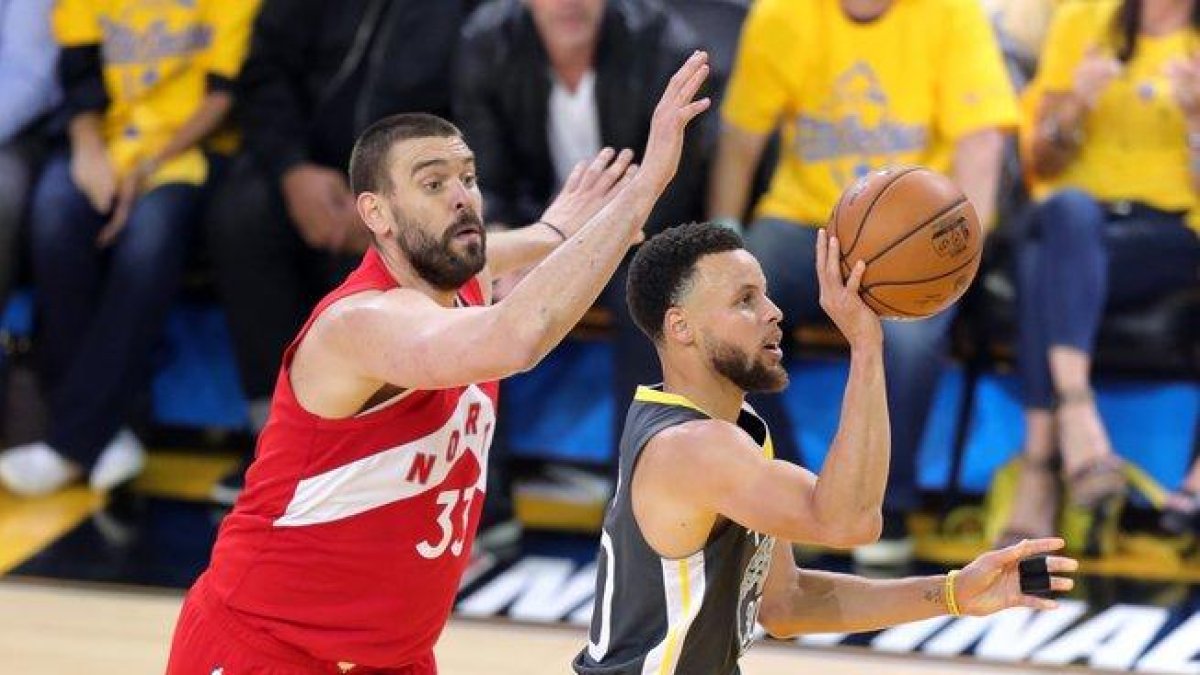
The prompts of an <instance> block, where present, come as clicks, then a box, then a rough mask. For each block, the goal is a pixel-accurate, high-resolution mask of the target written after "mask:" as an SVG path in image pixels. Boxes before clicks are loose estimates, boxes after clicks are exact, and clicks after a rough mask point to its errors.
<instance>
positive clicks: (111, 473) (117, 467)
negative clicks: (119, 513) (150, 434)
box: [88, 428, 146, 492]
mask: <svg viewBox="0 0 1200 675" xmlns="http://www.w3.org/2000/svg"><path fill="white" fill-rule="evenodd" d="M145 466H146V449H145V447H143V446H142V442H141V441H139V440H138V438H137V436H134V435H133V432H132V431H130V430H129V429H125V428H122V429H121V430H120V431H118V432H117V435H116V436H113V437H112V440H110V441H109V442H108V445H106V446H104V450H103V452H101V453H100V458H99V459H97V460H96V466H95V467H93V468H92V475H91V476H89V477H88V485H90V486H91V488H92V489H93V490H95V491H97V492H107V491H109V490H111V489H113V488H115V487H116V486H118V485H120V484H121V483H124V482H125V481H127V480H130V479H131V478H133V477H134V476H137V475H138V474H139V473H141V472H142V469H143V468H144V467H145Z"/></svg>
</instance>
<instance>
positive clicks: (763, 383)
mask: <svg viewBox="0 0 1200 675" xmlns="http://www.w3.org/2000/svg"><path fill="white" fill-rule="evenodd" d="M710 337H711V336H710ZM710 344H712V345H713V346H712V348H711V349H709V350H708V352H709V359H710V361H711V363H712V366H713V369H714V370H716V371H717V372H718V373H720V374H721V375H722V376H724V377H725V379H727V380H729V381H730V382H732V383H733V384H734V385H735V386H737V387H738V388H739V389H741V390H742V391H746V392H751V393H774V392H777V391H783V389H784V387H786V386H787V385H788V373H787V370H785V369H784V367H783V364H780V363H768V362H767V361H766V360H765V357H764V356H762V355H759V354H747V353H746V352H745V351H743V350H741V349H738V348H737V347H735V346H733V345H731V344H729V343H728V342H722V341H721V340H710Z"/></svg>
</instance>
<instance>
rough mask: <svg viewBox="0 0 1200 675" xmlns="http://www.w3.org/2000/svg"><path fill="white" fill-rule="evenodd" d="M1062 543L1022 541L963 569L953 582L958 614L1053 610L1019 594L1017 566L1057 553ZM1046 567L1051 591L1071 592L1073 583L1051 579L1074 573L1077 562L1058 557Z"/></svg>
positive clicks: (1050, 602) (1048, 603) (1053, 604)
mask: <svg viewBox="0 0 1200 675" xmlns="http://www.w3.org/2000/svg"><path fill="white" fill-rule="evenodd" d="M1065 543H1066V542H1064V541H1063V540H1062V539H1058V538H1048V539H1026V540H1025V541H1022V542H1021V543H1019V544H1014V545H1012V546H1009V547H1007V548H1002V549H999V550H996V551H990V552H988V553H984V554H983V555H981V556H979V557H978V558H976V559H975V560H973V561H972V562H971V564H969V565H967V566H966V567H964V568H963V570H962V571H961V572H960V573H959V574H958V577H957V579H956V580H955V581H956V584H955V596H956V599H957V600H958V607H959V610H960V611H961V612H962V613H963V614H969V615H971V616H986V615H988V614H992V613H994V612H998V611H1000V610H1002V609H1008V608H1010V607H1029V608H1032V609H1054V608H1055V607H1057V606H1058V603H1056V602H1055V601H1053V600H1049V599H1046V598H1039V597H1035V596H1032V595H1025V594H1024V593H1022V592H1021V574H1020V571H1019V569H1018V565H1020V563H1021V561H1022V560H1023V559H1025V558H1028V557H1030V556H1035V555H1040V554H1043V553H1051V552H1053V551H1057V550H1059V549H1061V548H1062V547H1063V546H1064V545H1065ZM1046 566H1047V567H1048V568H1049V570H1050V574H1051V577H1050V588H1051V590H1053V591H1055V592H1058V593H1062V592H1066V591H1069V590H1071V589H1072V588H1074V586H1075V582H1074V581H1073V580H1072V579H1070V578H1067V577H1061V576H1054V575H1055V574H1061V573H1065V572H1074V571H1075V570H1076V569H1078V568H1079V563H1078V562H1077V561H1075V560H1074V559H1072V558H1066V557H1062V556H1049V557H1048V558H1047V559H1046Z"/></svg>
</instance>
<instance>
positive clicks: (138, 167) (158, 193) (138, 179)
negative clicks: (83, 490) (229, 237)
mask: <svg viewBox="0 0 1200 675" xmlns="http://www.w3.org/2000/svg"><path fill="white" fill-rule="evenodd" d="M256 8H257V2H255V1H254V0H238V1H236V2H227V1H223V0H193V1H191V2H147V1H145V0H60V1H59V2H58V4H57V6H56V7H55V9H54V13H53V17H52V24H53V31H54V34H55V38H56V39H57V41H58V43H59V45H60V46H61V48H62V55H61V59H60V63H59V78H60V83H61V86H62V89H63V93H64V96H65V101H66V105H67V107H68V112H69V115H70V143H69V148H64V149H62V150H61V151H60V152H59V153H58V154H57V155H56V156H53V157H52V158H51V159H50V160H49V162H48V164H47V166H46V168H45V169H44V170H43V172H42V175H41V177H40V179H39V181H38V185H37V187H36V189H35V193H34V197H33V211H32V216H31V225H30V229H31V239H32V252H33V268H34V270H33V271H34V285H35V291H36V295H37V302H38V306H37V311H38V323H39V327H40V328H39V335H38V350H39V354H40V356H41V359H42V365H43V373H42V374H43V378H44V385H45V389H46V391H47V393H48V399H49V400H48V404H49V407H50V415H49V420H50V421H49V429H48V433H47V437H46V439H45V440H44V441H40V442H36V443H31V444H28V445H22V446H18V447H16V448H10V449H9V450H6V451H5V452H4V453H3V454H2V455H0V483H2V484H3V485H4V486H5V487H7V488H8V489H9V490H11V491H13V492H16V493H18V494H23V495H39V494H46V493H49V492H53V491H55V490H58V489H59V488H61V487H63V486H65V485H67V484H69V483H71V482H73V481H74V480H76V479H77V478H84V479H86V480H87V482H88V483H89V485H90V486H91V487H92V488H93V489H95V490H108V489H110V488H112V487H114V486H116V485H117V484H120V483H122V482H124V481H126V480H128V479H130V478H132V477H133V476H135V475H136V474H137V473H138V472H139V471H140V469H141V467H142V465H143V461H144V453H143V450H142V448H141V444H140V443H139V442H138V440H137V438H136V437H135V436H134V435H133V434H132V433H131V432H130V431H129V430H128V429H127V428H125V424H126V423H127V421H128V416H129V414H130V413H131V408H132V407H133V403H134V400H135V398H136V395H137V393H138V391H139V390H140V388H141V387H142V386H143V385H145V384H146V381H147V379H148V375H149V374H150V371H151V355H152V353H153V347H154V343H155V340H156V338H157V337H158V336H159V335H160V333H161V328H162V322H163V319H164V316H165V314H166V311H167V308H168V306H169V305H170V302H171V300H172V299H173V298H174V295H175V290H176V288H177V287H178V285H179V280H180V277H181V274H182V272H183V267H184V263H185V260H186V257H187V251H188V248H189V245H190V244H191V242H192V229H193V227H192V226H193V224H194V222H195V216H196V215H197V213H198V211H199V210H200V205H201V198H202V195H203V189H204V186H205V184H206V182H207V179H208V177H209V174H210V173H211V169H212V158H213V155H212V154H211V153H212V151H214V150H216V149H217V146H218V145H219V141H221V140H222V139H221V138H219V136H220V134H218V133H217V132H218V131H219V130H220V129H221V126H222V122H223V120H224V119H225V117H226V114H227V112H228V111H229V108H230V106H231V104H232V101H233V95H232V86H231V84H232V82H233V81H234V78H235V77H236V76H237V74H238V70H239V69H240V67H241V62H242V58H243V55H244V53H245V48H246V41H247V37H248V35H249V30H250V24H251V21H252V20H253V17H254V14H255V11H256ZM223 140H225V141H228V140H229V139H228V138H225V139H223Z"/></svg>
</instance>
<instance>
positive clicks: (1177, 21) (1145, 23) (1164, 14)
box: [1141, 0, 1194, 35]
mask: <svg viewBox="0 0 1200 675" xmlns="http://www.w3.org/2000/svg"><path fill="white" fill-rule="evenodd" d="M1193 2H1194V0H1182V1H1181V0H1142V30H1141V32H1142V33H1144V34H1146V35H1165V34H1167V33H1173V32H1175V31H1177V30H1180V29H1182V28H1186V27H1187V26H1188V24H1189V23H1191V19H1192V5H1193Z"/></svg>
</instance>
